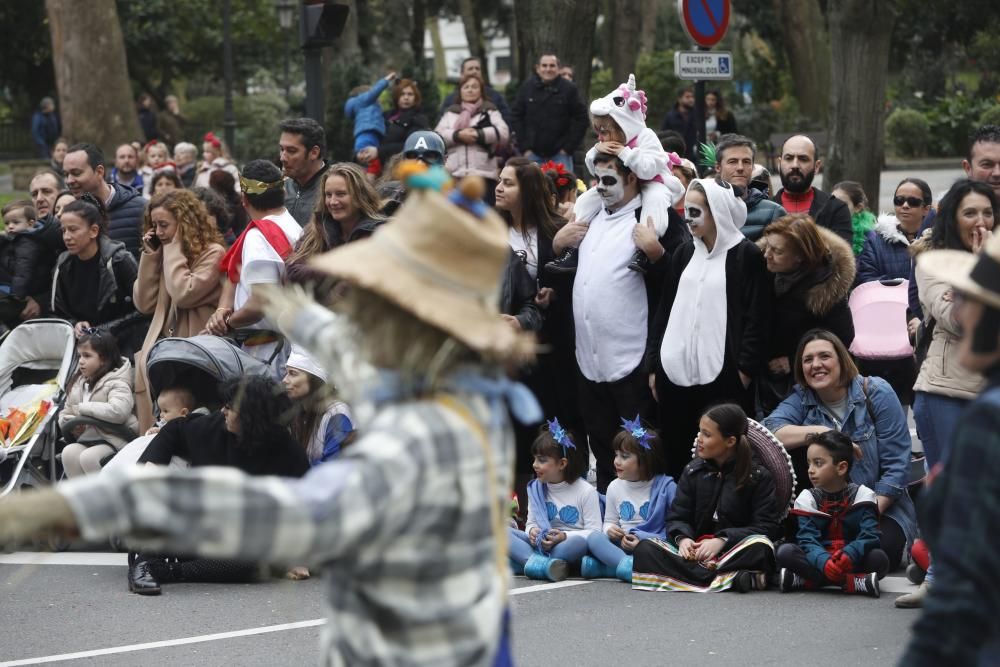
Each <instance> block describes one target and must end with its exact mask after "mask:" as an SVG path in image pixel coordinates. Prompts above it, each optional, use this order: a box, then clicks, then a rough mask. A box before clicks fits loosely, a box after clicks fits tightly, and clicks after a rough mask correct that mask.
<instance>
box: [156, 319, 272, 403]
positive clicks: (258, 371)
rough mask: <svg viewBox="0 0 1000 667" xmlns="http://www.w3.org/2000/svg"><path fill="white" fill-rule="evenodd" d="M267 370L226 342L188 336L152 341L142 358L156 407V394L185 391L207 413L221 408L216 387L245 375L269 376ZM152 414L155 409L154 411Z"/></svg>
mask: <svg viewBox="0 0 1000 667" xmlns="http://www.w3.org/2000/svg"><path fill="white" fill-rule="evenodd" d="M270 373H271V369H270V367H269V366H266V365H265V364H263V363H262V362H260V361H258V360H257V359H254V358H253V357H251V356H250V355H249V354H247V353H246V352H244V351H243V350H241V349H240V348H239V347H237V346H236V345H235V344H234V343H233V341H231V340H229V339H228V338H220V337H218V336H207V335H205V336H191V337H190V338H163V339H161V340H158V341H156V343H155V344H154V345H153V347H152V349H150V350H149V354H148V355H147V357H146V375H148V376H149V394H150V398H152V399H153V405H154V406H155V405H156V399H157V397H158V396H159V395H160V392H161V391H163V390H164V389H169V388H170V387H185V388H186V389H188V390H190V391H191V392H192V393H193V394H194V398H195V403H196V404H197V405H198V406H199V407H203V408H207V409H208V410H209V411H214V410H218V409H220V408H221V407H222V401H221V399H220V398H219V384H220V383H221V382H223V381H225V380H231V379H234V378H240V377H243V376H246V375H269V374H270ZM154 410H155V408H154Z"/></svg>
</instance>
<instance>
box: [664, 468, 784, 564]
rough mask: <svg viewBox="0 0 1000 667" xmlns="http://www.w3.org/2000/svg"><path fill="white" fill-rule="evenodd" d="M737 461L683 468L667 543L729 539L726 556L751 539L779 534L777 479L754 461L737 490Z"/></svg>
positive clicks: (772, 537) (670, 520)
mask: <svg viewBox="0 0 1000 667" xmlns="http://www.w3.org/2000/svg"><path fill="white" fill-rule="evenodd" d="M734 466H735V463H734V461H733V460H730V461H728V462H726V463H725V464H724V465H723V466H722V467H721V468H720V467H719V466H717V465H716V464H715V463H714V462H713V461H706V460H705V459H700V458H699V459H695V460H693V461H692V462H691V463H689V464H688V465H687V467H686V468H684V474H682V475H681V479H680V481H679V482H678V483H677V493H676V495H675V496H674V502H673V504H672V505H671V506H670V513H669V514H668V516H669V520H668V521H667V539H668V540H670V541H671V542H673V543H674V544H677V541H678V540H679V539H680V538H682V537H689V538H691V539H692V540H695V539H697V538H698V537H700V536H702V535H715V537H719V538H722V539H724V540H726V546H724V547H723V548H722V550H723V552H724V551H726V550H727V549H731V548H732V547H734V546H735V545H736V544H737V543H738V542H739V541H740V540H742V539H745V538H747V537H749V536H750V535H765V536H767V537H769V538H770V539H772V540H773V539H776V538H777V537H778V536H779V533H780V528H779V525H778V521H779V518H778V502H777V500H776V499H775V489H774V480H773V479H772V478H771V473H770V472H768V470H767V468H765V467H764V466H762V465H760V463H759V462H758V461H757V460H756V459H755V460H754V461H753V463H752V464H751V466H750V477H749V479H748V480H747V482H746V484H744V485H743V488H741V489H737V488H736V480H735V478H734V477H733V474H732V473H733V468H734Z"/></svg>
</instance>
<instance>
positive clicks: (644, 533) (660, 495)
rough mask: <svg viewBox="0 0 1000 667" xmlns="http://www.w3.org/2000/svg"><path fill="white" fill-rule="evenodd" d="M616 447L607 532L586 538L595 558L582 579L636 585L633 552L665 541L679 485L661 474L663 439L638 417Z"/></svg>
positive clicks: (626, 423)
mask: <svg viewBox="0 0 1000 667" xmlns="http://www.w3.org/2000/svg"><path fill="white" fill-rule="evenodd" d="M612 446H613V447H614V450H615V471H616V472H617V473H618V479H616V480H613V481H612V482H611V484H609V485H608V494H607V500H606V502H605V508H604V530H603V531H596V530H595V531H594V532H592V533H591V534H590V537H588V538H587V547H588V548H589V549H590V553H591V554H592V555H587V556H584V557H583V561H582V562H581V564H580V573H581V574H582V575H583V577H584V578H585V579H596V578H599V577H609V578H617V579H621V580H622V581H624V582H627V583H632V551H633V550H634V549H635V548H636V546H638V544H639V542H640V541H641V540H645V539H649V538H654V537H655V538H659V539H661V540H663V539H666V537H667V513H668V512H669V511H670V505H671V503H673V502H674V494H675V493H676V491H677V485H676V484H675V483H674V479H673V478H672V477H670V476H669V475H663V474H657V472H658V471H659V470H660V468H661V466H662V463H661V461H660V454H659V452H660V438H659V437H658V436H657V435H656V431H654V430H653V429H652V428H649V427H648V425H646V424H643V422H642V420H641V419H640V417H639V415H636V416H635V419H625V418H622V430H621V431H619V432H618V435H616V436H615V439H614V441H613V442H612Z"/></svg>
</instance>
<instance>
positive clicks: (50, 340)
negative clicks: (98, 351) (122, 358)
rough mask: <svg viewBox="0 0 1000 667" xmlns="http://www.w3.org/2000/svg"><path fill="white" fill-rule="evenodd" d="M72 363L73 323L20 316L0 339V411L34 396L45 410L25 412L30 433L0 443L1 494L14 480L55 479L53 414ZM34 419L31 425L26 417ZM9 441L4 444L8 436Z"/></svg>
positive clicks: (17, 483)
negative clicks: (16, 323)
mask: <svg viewBox="0 0 1000 667" xmlns="http://www.w3.org/2000/svg"><path fill="white" fill-rule="evenodd" d="M75 368H76V339H75V337H74V335H73V325H71V324H70V323H69V322H66V321H64V320H56V319H40V320H31V321H29V322H25V323H23V324H21V325H19V326H17V327H16V328H14V329H13V330H12V331H10V333H8V334H7V335H6V336H5V337H4V338H3V339H2V342H0V417H6V416H7V415H8V414H9V413H10V411H11V409H12V408H17V409H25V408H27V406H30V405H32V404H36V403H38V402H39V401H45V402H47V403H48V406H49V407H48V410H47V411H44V413H43V411H42V410H37V411H33V412H31V413H29V414H28V415H27V420H26V423H28V428H27V429H25V433H28V432H30V437H26V438H22V439H16V440H15V439H14V438H13V436H14V434H10V437H8V438H5V439H4V441H3V443H2V444H0V483H2V484H3V486H2V488H0V497H2V496H5V495H7V494H8V493H10V492H11V491H12V490H14V489H15V488H16V487H19V486H25V485H28V486H42V485H47V484H51V483H52V482H54V481H55V480H56V475H57V471H56V457H55V453H56V452H55V448H56V442H57V440H58V437H59V427H58V422H57V420H56V415H57V414H58V412H59V410H60V409H61V408H62V406H63V405H64V403H65V401H66V382H67V381H68V380H69V378H70V376H71V375H72V374H73V371H74V369H75ZM31 421H34V422H35V423H34V430H31V428H30V426H31V425H30V422H31ZM12 440H13V442H14V444H12V445H10V446H7V443H8V442H10V441H12Z"/></svg>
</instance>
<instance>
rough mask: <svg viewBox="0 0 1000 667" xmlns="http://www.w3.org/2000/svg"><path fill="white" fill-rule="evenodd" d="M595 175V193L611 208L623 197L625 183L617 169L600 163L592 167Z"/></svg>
mask: <svg viewBox="0 0 1000 667" xmlns="http://www.w3.org/2000/svg"><path fill="white" fill-rule="evenodd" d="M594 174H595V175H596V176H597V194H598V195H600V197H601V201H602V202H604V206H605V207H607V208H613V207H614V206H615V205H616V204H618V203H619V202H621V200H622V199H624V198H625V183H624V182H623V180H622V177H621V174H619V173H618V170H616V169H614V168H611V167H606V166H604V165H600V166H598V167H596V168H595V169H594Z"/></svg>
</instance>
